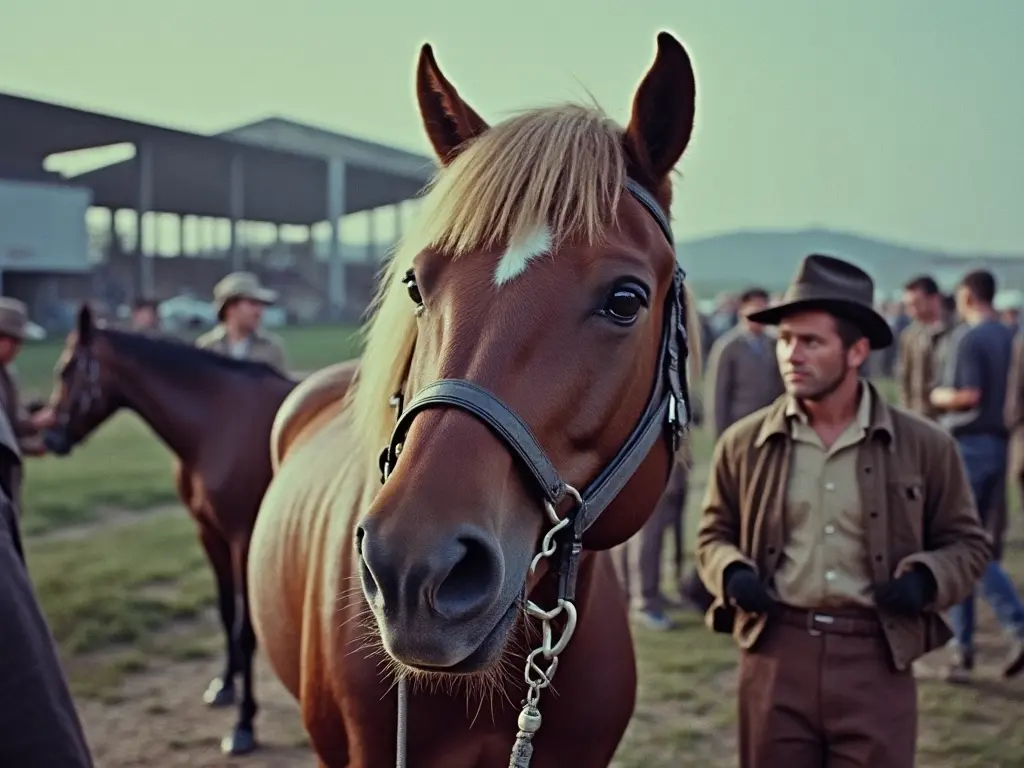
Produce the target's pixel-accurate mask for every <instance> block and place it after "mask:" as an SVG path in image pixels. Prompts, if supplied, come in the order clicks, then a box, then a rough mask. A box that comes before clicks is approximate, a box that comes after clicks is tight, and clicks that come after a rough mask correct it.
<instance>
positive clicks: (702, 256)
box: [676, 229, 1024, 298]
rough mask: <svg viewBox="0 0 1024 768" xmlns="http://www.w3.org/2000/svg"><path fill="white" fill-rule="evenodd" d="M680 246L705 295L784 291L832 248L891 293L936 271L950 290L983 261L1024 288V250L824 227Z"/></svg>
mask: <svg viewBox="0 0 1024 768" xmlns="http://www.w3.org/2000/svg"><path fill="white" fill-rule="evenodd" d="M676 249H677V252H678V254H679V261H680V263H681V264H682V265H683V267H684V268H685V269H686V273H687V275H688V276H689V279H690V281H691V282H692V284H693V285H694V286H695V288H696V290H697V292H698V293H699V294H700V295H701V296H702V297H704V298H710V295H709V294H714V293H717V292H718V291H722V290H731V289H736V288H740V287H742V286H744V285H752V284H758V285H763V286H764V287H766V288H768V289H769V290H782V289H783V288H785V286H786V284H787V283H788V282H789V279H790V278H791V277H792V275H793V272H794V270H795V269H796V266H797V264H798V263H799V261H800V259H801V258H803V257H804V256H806V255H807V254H809V253H827V254H829V255H832V256H838V257H839V258H842V259H847V260H849V261H851V262H853V263H855V264H857V266H859V267H861V268H862V269H864V270H865V271H866V272H868V274H870V275H871V276H872V278H874V280H875V284H876V285H877V286H878V289H879V290H880V291H885V292H890V291H898V290H899V288H900V286H902V285H903V283H905V282H906V281H907V280H909V279H910V278H911V277H913V276H915V275H918V274H921V273H928V274H931V275H932V276H933V277H934V278H935V279H936V280H937V281H938V282H939V284H940V285H941V286H942V287H943V288H944V289H946V290H949V289H951V288H952V287H953V286H954V285H955V284H956V281H957V279H958V278H959V276H960V275H962V274H963V273H964V272H965V271H966V270H968V269H972V268H975V267H980V266H984V267H987V268H988V269H991V270H992V271H993V272H995V274H996V276H997V278H998V279H999V282H1000V289H1002V288H1017V289H1020V288H1022V287H1024V253H1019V254H978V255H971V254H962V253H942V252H939V251H929V250H927V249H924V248H915V247H912V246H906V245H899V244H896V243H891V242H886V241H883V240H875V239H872V238H869V237H862V236H860V235H852V234H846V233H842V232H832V231H829V230H821V229H810V230H796V231H778V230H776V231H744V232H731V233H727V234H722V235H715V236H712V237H706V238H701V239H697V240H689V241H682V242H678V243H677V244H676Z"/></svg>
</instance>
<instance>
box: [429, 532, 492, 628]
mask: <svg viewBox="0 0 1024 768" xmlns="http://www.w3.org/2000/svg"><path fill="white" fill-rule="evenodd" d="M448 556H449V557H448V559H449V562H451V563H452V565H451V566H450V567H449V569H448V570H447V572H444V571H443V569H442V570H440V571H439V575H440V576H441V579H440V583H439V584H438V585H437V587H436V588H435V589H434V590H433V593H432V594H428V599H429V601H430V604H431V607H432V608H433V609H434V611H435V612H436V613H437V614H439V615H440V616H442V617H444V618H446V619H450V620H454V619H460V618H469V617H471V616H473V615H475V614H479V613H483V612H484V611H486V610H487V609H488V608H490V607H491V605H492V604H493V603H494V601H495V600H497V598H498V596H499V594H500V592H501V586H502V580H501V577H502V573H501V571H502V568H501V557H500V553H499V552H498V550H497V546H496V544H495V542H493V541H492V540H491V539H490V537H487V536H485V535H483V534H482V533H479V532H472V533H464V534H463V535H461V536H458V537H457V538H456V539H454V540H453V541H452V543H451V548H450V549H449V552H448Z"/></svg>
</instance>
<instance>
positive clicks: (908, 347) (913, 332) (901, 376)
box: [896, 320, 953, 421]
mask: <svg viewBox="0 0 1024 768" xmlns="http://www.w3.org/2000/svg"><path fill="white" fill-rule="evenodd" d="M952 327H953V326H952V324H951V323H949V322H948V321H946V320H944V321H942V322H941V323H940V324H938V325H936V326H934V327H929V326H925V325H922V324H921V323H914V324H913V325H909V326H907V328H906V329H904V331H903V333H901V334H900V341H899V346H900V356H899V360H898V361H897V364H896V365H897V373H896V379H897V381H898V382H899V390H900V406H902V407H903V408H906V409H907V410H910V411H913V412H914V413H918V414H921V415H922V416H924V417H926V418H928V419H932V420H933V421H934V420H935V418H936V417H937V416H938V414H939V412H938V410H936V408H935V406H933V405H932V403H931V399H930V398H931V392H932V390H933V389H934V388H935V387H936V386H938V382H939V377H940V376H941V375H942V366H943V363H944V352H945V341H946V339H947V337H948V336H949V331H950V330H951V329H952Z"/></svg>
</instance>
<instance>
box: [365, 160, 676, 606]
mask: <svg viewBox="0 0 1024 768" xmlns="http://www.w3.org/2000/svg"><path fill="white" fill-rule="evenodd" d="M626 189H627V190H628V191H629V192H630V193H631V194H632V195H633V197H634V198H636V199H637V200H638V201H639V202H640V203H641V204H642V205H643V206H644V208H645V209H646V210H647V211H648V212H649V213H650V214H651V215H652V216H653V217H654V220H655V221H656V222H657V223H658V226H659V227H660V228H661V231H662V232H663V233H664V235H665V237H666V239H667V240H668V241H669V243H670V244H672V243H673V239H672V230H671V228H670V226H669V223H668V218H667V217H666V216H665V213H664V212H663V211H662V210H661V206H659V205H658V203H657V202H656V201H655V200H654V198H653V197H651V196H650V194H648V192H647V191H646V190H645V189H644V188H643V187H641V186H640V185H639V184H638V183H636V182H635V181H633V180H632V179H627V180H626ZM684 279H685V273H684V272H683V269H682V268H681V267H679V266H678V265H677V266H676V269H675V274H674V276H673V284H672V288H671V289H670V290H669V295H668V301H667V306H666V307H665V313H664V323H663V328H662V335H661V347H660V349H659V352H658V367H657V370H658V371H659V372H660V375H659V376H658V379H657V381H656V382H655V386H654V391H653V392H652V394H651V397H650V399H649V400H648V401H647V406H646V407H645V408H644V411H643V414H642V415H641V417H640V421H639V422H638V423H637V425H636V426H635V427H634V429H633V431H632V433H631V434H630V435H629V437H628V438H626V442H625V443H624V444H623V446H622V448H621V449H620V450H619V452H618V454H616V456H615V458H613V459H612V461H611V462H610V463H609V464H608V465H607V466H606V467H605V468H604V469H603V470H602V472H601V473H600V474H599V475H598V476H597V477H596V478H595V479H594V481H593V482H591V483H590V485H588V486H587V487H586V488H585V489H584V490H583V491H582V492H581V493H580V497H581V499H582V501H580V502H578V503H577V504H576V508H575V509H574V510H573V511H572V512H570V515H572V519H573V526H572V527H573V531H572V539H571V541H565V542H563V544H562V547H561V549H562V551H563V554H562V556H561V557H560V565H559V569H560V570H559V574H560V576H561V584H560V589H559V591H560V593H561V596H562V597H563V598H565V599H568V600H572V599H573V597H574V594H575V581H576V574H577V568H578V565H579V563H578V561H579V557H580V554H581V552H582V549H583V545H582V539H583V534H584V533H585V532H586V531H587V529H589V528H590V527H591V526H592V525H593V524H594V523H595V522H596V521H597V519H598V517H600V515H601V513H602V512H604V510H605V509H607V508H608V505H609V504H611V503H612V501H614V499H615V497H616V496H618V495H619V493H620V492H621V491H622V488H623V487H624V486H625V484H626V483H627V482H628V481H629V478H630V477H632V476H633V474H634V473H635V472H636V470H637V468H638V467H639V466H640V464H641V463H643V461H644V459H645V458H647V455H648V453H650V450H651V448H652V447H654V444H655V442H656V441H657V440H658V437H659V436H660V435H661V434H663V432H662V430H663V429H667V433H668V439H669V441H670V446H671V449H672V452H673V453H674V452H675V451H676V450H677V449H678V447H679V443H680V440H681V438H682V435H683V432H684V431H685V429H686V427H687V426H688V424H689V420H690V413H691V411H690V399H689V392H688V388H687V384H686V374H685V371H684V370H683V367H684V365H685V362H686V356H687V335H686V322H685V319H686V303H685V293H684V290H683V281H684ZM392 402H394V403H395V404H396V406H397V408H398V409H399V414H398V421H397V423H396V424H395V427H394V430H393V432H392V434H391V440H390V442H389V444H388V445H387V447H386V448H385V449H384V450H383V451H382V452H381V457H380V461H381V482H384V481H385V480H386V479H387V476H388V475H389V474H390V473H391V472H392V471H393V470H394V467H395V465H396V463H397V462H398V458H399V455H400V453H401V447H402V442H403V441H404V440H405V436H406V434H407V433H408V431H409V428H410V427H411V426H412V422H413V419H415V418H416V415H417V414H418V413H420V412H421V411H424V410H426V409H428V408H438V407H449V408H459V409H461V410H463V411H466V412H467V413H470V414H471V415H473V416H474V417H476V418H477V419H479V420H480V421H483V422H484V423H485V424H487V425H488V426H489V427H490V428H491V429H492V430H494V432H495V433H496V434H497V435H498V437H500V438H501V440H502V442H503V443H505V445H506V446H507V447H508V448H509V450H511V451H512V453H513V454H514V455H515V456H516V457H517V458H518V459H519V460H520V462H521V463H522V464H523V466H524V467H525V468H526V469H527V470H528V471H529V472H530V474H531V475H532V476H533V478H534V479H535V480H536V481H537V486H538V488H539V489H540V491H541V493H542V494H543V496H544V500H545V501H546V502H548V503H549V504H550V505H551V506H553V507H556V508H557V507H558V505H559V504H560V503H561V502H562V501H563V499H565V497H566V495H567V493H568V489H569V486H568V484H567V483H566V482H565V481H564V480H563V479H562V478H561V476H560V475H559V473H558V470H557V469H556V468H555V467H554V465H553V464H552V463H551V460H550V459H549V458H548V456H547V453H546V452H545V451H544V449H543V448H542V447H541V446H540V444H539V443H538V442H537V439H536V437H534V435H533V433H532V432H531V431H530V428H529V427H528V426H527V425H526V423H525V422H523V420H522V419H521V418H519V416H518V415H516V413H515V411H513V410H512V409H511V408H509V407H508V406H507V405H506V404H505V403H504V402H503V401H502V400H501V399H500V398H499V397H498V396H497V395H495V394H494V393H493V392H490V391H488V390H487V389H485V388H484V387H482V386H480V385H479V384H476V383H474V382H472V381H468V380H465V379H439V380H437V381H434V382H432V383H430V384H427V385H426V386H425V387H424V388H423V389H421V390H420V391H419V392H418V393H417V394H416V395H415V396H414V397H413V398H412V400H410V401H409V403H408V404H407V405H405V407H404V409H403V408H402V392H401V391H399V392H398V393H396V396H395V398H394V399H393V401H392Z"/></svg>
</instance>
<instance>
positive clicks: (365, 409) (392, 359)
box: [344, 105, 699, 456]
mask: <svg viewBox="0 0 1024 768" xmlns="http://www.w3.org/2000/svg"><path fill="white" fill-rule="evenodd" d="M622 135H623V133H622V129H621V128H620V127H619V126H617V125H616V124H615V123H614V121H612V120H611V119H610V118H608V117H607V116H606V115H605V114H604V113H603V112H601V111H600V110H598V109H592V108H585V107H582V106H577V105H564V106H557V107H547V108H541V109H534V110H530V111H527V112H523V113H520V114H518V115H515V116H513V117H511V118H509V119H507V120H505V121H503V122H501V123H498V124H497V125H494V126H492V127H490V128H489V129H488V130H486V131H484V132H483V133H482V134H481V135H480V136H478V137H477V138H476V139H474V140H473V141H472V142H471V143H470V144H469V145H468V146H467V147H466V149H464V150H463V151H462V152H461V153H460V154H459V156H458V157H457V158H456V159H455V160H454V161H453V162H452V163H451V164H450V165H449V166H447V167H445V168H441V169H439V170H438V172H437V173H436V174H435V176H434V178H433V179H432V180H431V182H430V184H429V185H428V187H427V190H426V193H425V195H424V197H423V198H422V205H421V208H420V212H419V215H418V217H417V223H416V225H415V226H414V227H413V228H412V229H411V230H410V231H409V233H408V234H407V235H406V236H405V237H403V238H402V240H401V242H400V243H399V244H398V246H397V248H396V250H395V253H394V254H393V256H392V258H391V260H390V262H389V263H388V265H387V266H386V268H385V270H384V273H383V275H382V279H381V282H380V286H379V288H378V292H377V295H376V296H375V298H374V302H373V305H372V306H373V314H372V316H371V318H370V320H369V322H368V323H367V325H366V326H365V328H364V334H365V336H364V348H363V353H362V357H361V360H360V364H359V369H358V371H357V373H356V375H355V378H354V380H353V383H352V386H351V387H350V389H349V391H348V394H347V395H346V399H345V403H344V408H345V409H346V410H349V411H350V412H351V417H352V420H353V429H354V430H355V434H356V435H358V436H359V437H358V438H357V439H359V440H360V441H366V442H367V449H368V450H369V449H373V450H372V451H371V452H372V453H373V455H374V456H376V451H377V450H379V449H380V448H381V447H383V446H384V445H385V444H386V443H387V442H388V440H389V439H390V437H391V430H392V428H393V426H394V423H395V418H396V414H395V411H394V409H393V408H392V407H391V406H390V405H389V401H390V398H391V396H392V395H393V394H394V393H395V392H397V391H398V390H399V388H400V387H401V386H402V383H403V379H404V377H405V375H406V370H407V368H408V364H409V359H410V357H411V355H412V352H413V346H414V344H415V341H416V333H417V330H416V329H417V325H416V317H415V315H414V313H413V305H412V303H411V302H410V301H409V296H408V294H407V292H406V290H405V288H404V286H403V285H402V284H401V282H400V280H401V278H402V276H403V275H404V274H405V272H406V271H407V270H408V269H409V268H410V267H411V266H412V263H413V259H414V258H415V256H416V255H417V254H418V253H419V252H420V251H422V250H423V249H424V248H427V247H434V248H437V249H439V250H442V251H444V252H446V253H448V254H450V255H451V257H452V258H453V259H454V258H459V257H462V256H465V255H467V254H470V253H474V252H478V251H485V250H491V249H494V248H497V247H499V246H509V247H510V246H515V245H517V244H521V243H523V242H525V241H526V240H527V239H529V238H530V237H531V236H532V235H534V234H535V233H536V232H537V230H538V229H539V228H540V227H543V226H547V228H548V230H549V231H550V233H551V239H552V252H554V251H555V250H556V249H557V247H558V244H559V243H560V242H563V241H565V240H567V239H573V240H579V241H582V242H585V243H588V244H593V243H595V242H599V241H600V240H601V239H602V237H603V235H604V233H605V232H606V231H607V230H608V228H609V227H610V226H611V225H612V224H613V223H614V220H615V211H616V208H617V206H618V204H619V196H620V194H621V193H622V190H623V188H624V185H625V179H626V163H625V157H624V155H623V150H622ZM688 304H689V305H690V306H691V307H692V306H693V301H692V300H691V301H688ZM688 325H689V328H690V329H691V330H690V333H691V338H690V346H691V359H693V358H694V354H693V351H692V350H694V349H699V344H698V343H695V341H694V339H695V338H696V337H695V336H694V334H695V333H696V332H697V330H696V324H695V323H694V322H689V323H688ZM360 453H361V451H360Z"/></svg>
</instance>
